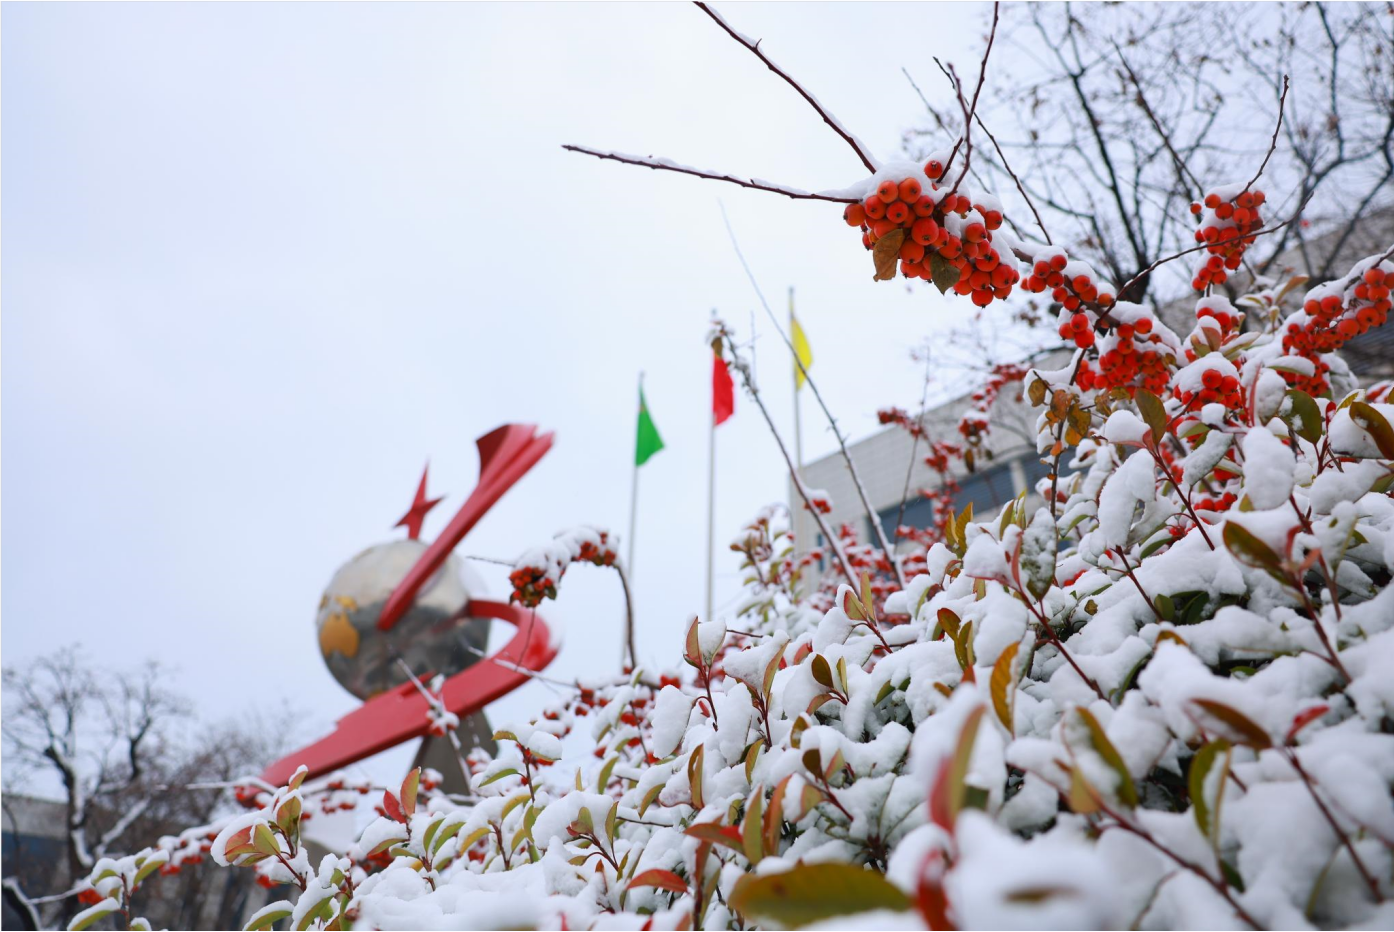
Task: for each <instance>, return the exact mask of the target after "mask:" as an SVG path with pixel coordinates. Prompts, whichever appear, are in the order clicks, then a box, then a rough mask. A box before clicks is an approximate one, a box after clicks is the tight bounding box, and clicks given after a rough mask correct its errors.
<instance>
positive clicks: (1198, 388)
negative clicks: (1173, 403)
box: [1172, 353, 1244, 410]
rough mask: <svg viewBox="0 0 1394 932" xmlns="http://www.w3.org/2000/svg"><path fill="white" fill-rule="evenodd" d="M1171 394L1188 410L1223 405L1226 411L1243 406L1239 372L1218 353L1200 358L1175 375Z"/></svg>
mask: <svg viewBox="0 0 1394 932" xmlns="http://www.w3.org/2000/svg"><path fill="white" fill-rule="evenodd" d="M1172 394H1173V395H1174V396H1175V397H1176V398H1178V399H1180V400H1181V402H1182V404H1184V405H1185V406H1186V408H1187V409H1188V410H1189V409H1194V408H1199V407H1201V406H1202V405H1208V404H1219V405H1223V406H1224V407H1225V408H1226V409H1239V408H1242V407H1243V406H1244V396H1243V393H1242V392H1241V391H1240V388H1239V371H1238V370H1237V369H1235V368H1234V364H1233V363H1231V362H1230V361H1229V360H1227V359H1225V358H1224V357H1223V356H1221V355H1219V354H1218V353H1211V354H1208V355H1206V356H1202V357H1201V358H1200V359H1198V360H1197V361H1195V362H1193V363H1191V364H1190V365H1189V366H1186V367H1185V368H1183V369H1182V370H1181V371H1179V372H1178V373H1177V374H1176V381H1175V385H1174V386H1173V388H1172Z"/></svg>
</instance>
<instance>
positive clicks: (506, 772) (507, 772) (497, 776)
mask: <svg viewBox="0 0 1394 932" xmlns="http://www.w3.org/2000/svg"><path fill="white" fill-rule="evenodd" d="M517 773H518V771H517V770H516V769H514V768H512V767H505V768H504V769H502V770H500V771H499V772H498V773H494V774H490V775H489V777H488V779H486V780H483V781H481V782H480V783H479V785H480V786H488V785H489V784H490V783H493V782H494V781H495V780H502V779H503V778H504V777H511V776H514V775H516V774H517Z"/></svg>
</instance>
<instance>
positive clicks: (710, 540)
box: [707, 410, 716, 621]
mask: <svg viewBox="0 0 1394 932" xmlns="http://www.w3.org/2000/svg"><path fill="white" fill-rule="evenodd" d="M708 417H709V421H708V430H707V438H708V440H707V621H711V620H712V550H713V549H714V547H715V546H716V540H715V537H716V411H715V410H713V411H712V412H711V413H710V414H709V415H708Z"/></svg>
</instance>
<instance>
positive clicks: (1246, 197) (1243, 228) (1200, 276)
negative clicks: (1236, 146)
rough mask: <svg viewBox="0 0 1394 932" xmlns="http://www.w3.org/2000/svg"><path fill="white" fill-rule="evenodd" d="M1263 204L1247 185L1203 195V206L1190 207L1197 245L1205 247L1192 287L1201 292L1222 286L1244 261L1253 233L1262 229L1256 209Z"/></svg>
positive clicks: (1258, 194)
mask: <svg viewBox="0 0 1394 932" xmlns="http://www.w3.org/2000/svg"><path fill="white" fill-rule="evenodd" d="M1263 201H1264V194H1263V192H1262V191H1258V190H1253V189H1251V188H1250V187H1249V186H1247V185H1242V184H1238V185H1226V186H1223V187H1220V188H1216V189H1215V190H1213V191H1211V192H1210V193H1209V194H1206V195H1205V202H1204V204H1200V203H1193V204H1191V213H1192V214H1195V215H1196V218H1197V222H1198V223H1199V225H1200V226H1199V228H1198V229H1197V230H1196V242H1197V243H1205V244H1207V248H1206V249H1205V251H1204V252H1202V253H1201V256H1202V257H1203V258H1202V259H1201V260H1200V264H1199V265H1198V266H1197V267H1196V271H1195V276H1194V277H1193V278H1192V280H1191V287H1192V288H1194V289H1195V290H1196V291H1204V290H1205V289H1206V288H1208V287H1209V286H1211V285H1222V284H1224V283H1225V282H1226V281H1227V280H1228V279H1229V273H1230V272H1233V271H1234V270H1235V269H1237V268H1239V266H1240V264H1241V263H1242V262H1243V261H1244V252H1245V250H1247V249H1248V248H1249V247H1250V246H1252V245H1253V243H1254V238H1255V237H1254V236H1253V233H1254V231H1256V230H1258V229H1259V228H1260V227H1262V226H1263V218H1262V217H1261V216H1260V215H1259V207H1260V206H1262V204H1263Z"/></svg>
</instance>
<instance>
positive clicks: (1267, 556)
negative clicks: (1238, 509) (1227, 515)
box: [1224, 521, 1287, 582]
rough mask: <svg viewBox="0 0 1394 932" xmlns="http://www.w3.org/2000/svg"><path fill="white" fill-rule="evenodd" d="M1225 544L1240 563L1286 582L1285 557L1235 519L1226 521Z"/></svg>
mask: <svg viewBox="0 0 1394 932" xmlns="http://www.w3.org/2000/svg"><path fill="white" fill-rule="evenodd" d="M1224 541H1225V546H1226V547H1228V548H1229V552H1230V553H1231V554H1233V555H1234V558H1235V559H1236V560H1238V561H1239V562H1240V563H1244V564H1246V565H1248V566H1252V567H1254V568H1256V569H1260V570H1264V571H1266V572H1267V573H1268V574H1269V575H1270V576H1273V577H1274V578H1276V579H1278V580H1279V581H1282V582H1286V581H1287V577H1286V576H1285V575H1284V574H1283V568H1282V567H1283V558H1282V557H1280V556H1278V553H1277V551H1275V550H1274V549H1273V548H1272V547H1270V546H1268V545H1267V544H1265V543H1264V542H1263V541H1261V540H1259V539H1258V538H1257V537H1255V536H1254V535H1253V534H1252V533H1250V532H1249V531H1248V530H1246V529H1245V528H1244V527H1242V526H1241V525H1239V524H1236V523H1235V522H1233V521H1226V522H1225V530H1224Z"/></svg>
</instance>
